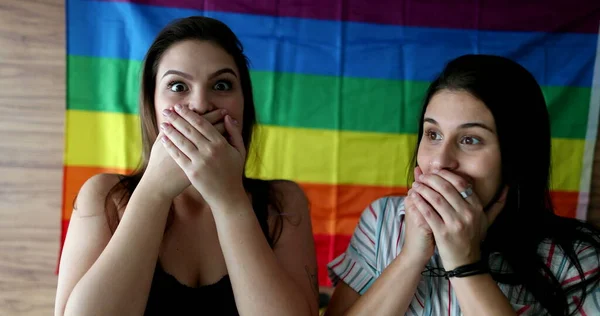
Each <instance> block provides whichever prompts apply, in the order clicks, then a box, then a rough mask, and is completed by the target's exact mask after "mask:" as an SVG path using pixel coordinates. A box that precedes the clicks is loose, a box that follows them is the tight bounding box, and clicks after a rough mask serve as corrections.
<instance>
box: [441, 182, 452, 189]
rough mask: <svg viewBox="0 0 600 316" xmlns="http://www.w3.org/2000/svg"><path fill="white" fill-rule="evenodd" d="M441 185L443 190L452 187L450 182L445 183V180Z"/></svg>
mask: <svg viewBox="0 0 600 316" xmlns="http://www.w3.org/2000/svg"><path fill="white" fill-rule="evenodd" d="M441 187H442V190H443V191H451V190H452V189H453V188H452V185H451V184H450V183H447V182H444V183H442V184H441Z"/></svg>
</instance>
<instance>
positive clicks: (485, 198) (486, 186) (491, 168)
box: [469, 157, 501, 205]
mask: <svg viewBox="0 0 600 316" xmlns="http://www.w3.org/2000/svg"><path fill="white" fill-rule="evenodd" d="M497 160H498V159H495V158H494V157H489V158H487V159H486V160H484V161H481V162H480V163H478V164H477V165H476V166H473V168H472V170H470V171H469V174H470V175H472V176H473V178H475V179H476V180H475V181H476V185H475V190H476V192H477V194H478V195H479V197H480V199H481V202H482V203H484V205H485V204H487V203H489V202H490V201H491V199H492V198H493V197H494V195H495V194H496V192H497V191H498V189H499V186H500V183H501V166H500V162H499V161H497Z"/></svg>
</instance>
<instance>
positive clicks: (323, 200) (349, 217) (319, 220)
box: [63, 166, 579, 235]
mask: <svg viewBox="0 0 600 316" xmlns="http://www.w3.org/2000/svg"><path fill="white" fill-rule="evenodd" d="M128 172H129V171H128V170H122V169H110V168H99V167H79V166H65V171H64V175H65V178H64V179H65V180H64V190H63V220H69V219H70V218H71V213H72V211H73V201H74V199H75V197H76V196H77V193H78V192H79V189H80V188H81V186H82V185H83V184H84V183H85V181H86V180H87V179H89V178H90V177H92V176H93V175H95V174H98V173H121V174H123V173H128ZM300 185H301V187H302V189H303V190H304V192H305V193H306V195H307V197H308V200H309V202H310V208H311V217H312V222H313V230H314V233H315V234H321V235H352V234H353V233H354V228H355V227H356V224H357V222H358V218H359V217H360V214H361V213H362V211H363V210H364V209H365V208H366V207H367V206H368V205H369V204H370V203H371V202H373V201H375V200H377V199H378V198H381V197H383V196H386V195H404V194H406V191H407V190H406V188H405V187H383V186H367V185H329V184H311V183H300ZM578 196H579V193H578V192H566V191H554V192H552V201H553V202H554V206H555V208H556V211H557V214H558V215H561V216H567V217H574V216H575V212H576V209H577V204H578Z"/></svg>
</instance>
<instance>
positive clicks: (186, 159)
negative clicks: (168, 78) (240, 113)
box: [161, 105, 247, 208]
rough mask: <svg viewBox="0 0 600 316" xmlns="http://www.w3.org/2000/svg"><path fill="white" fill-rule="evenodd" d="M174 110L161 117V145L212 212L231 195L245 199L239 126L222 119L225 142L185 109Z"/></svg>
mask: <svg viewBox="0 0 600 316" xmlns="http://www.w3.org/2000/svg"><path fill="white" fill-rule="evenodd" d="M174 109H175V111H166V114H167V115H164V116H165V118H166V121H167V122H168V123H166V124H165V123H163V124H162V125H161V128H163V132H164V133H165V135H166V138H163V144H164V146H165V147H166V148H167V151H168V152H169V155H171V157H173V159H174V160H175V161H176V162H177V164H178V165H179V166H180V167H181V169H183V171H184V172H185V174H186V175H187V177H188V178H189V179H190V182H191V183H192V185H193V186H194V187H195V188H196V190H198V191H199V192H200V194H202V197H203V198H204V200H205V201H206V202H207V203H208V205H210V206H211V208H214V207H215V206H216V205H218V203H224V202H226V201H230V200H231V198H232V195H234V196H235V197H242V198H244V197H245V198H247V196H246V193H245V191H244V187H243V184H242V175H243V172H244V163H245V160H246V149H245V147H244V141H243V139H242V133H241V129H240V125H239V123H238V122H237V121H235V120H234V119H233V118H232V117H231V116H230V115H225V119H224V125H225V130H226V132H227V133H228V134H229V137H230V139H229V141H228V140H227V139H225V137H224V136H223V135H221V133H219V131H218V130H217V129H216V128H215V127H214V126H213V125H212V124H211V123H210V122H209V121H208V120H206V119H205V118H203V117H202V116H200V115H198V114H197V113H195V112H194V111H192V110H190V109H189V108H187V107H186V106H181V105H176V106H175V107H174ZM165 180H166V179H165Z"/></svg>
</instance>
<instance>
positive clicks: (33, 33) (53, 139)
mask: <svg viewBox="0 0 600 316" xmlns="http://www.w3.org/2000/svg"><path fill="white" fill-rule="evenodd" d="M64 8H65V7H64V1H63V0H45V1H33V0H26V1H23V0H2V1H0V135H1V136H0V315H52V314H53V313H54V296H55V292H56V279H57V277H56V274H55V270H56V263H57V258H58V251H59V250H58V246H59V240H60V219H61V218H60V217H61V214H60V210H61V202H62V201H61V198H62V193H61V190H62V161H63V148H64V145H63V134H64V133H63V129H64V115H65V9H64Z"/></svg>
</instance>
